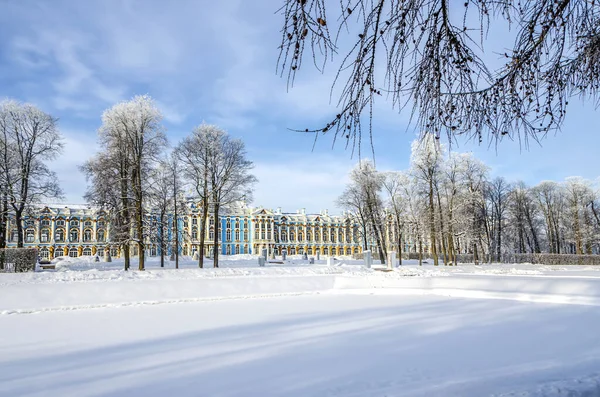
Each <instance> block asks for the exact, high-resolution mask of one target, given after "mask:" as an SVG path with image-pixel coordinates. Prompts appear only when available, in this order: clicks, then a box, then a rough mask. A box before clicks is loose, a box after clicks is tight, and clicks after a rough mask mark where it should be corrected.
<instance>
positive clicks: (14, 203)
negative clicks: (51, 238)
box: [0, 100, 63, 247]
mask: <svg viewBox="0 0 600 397" xmlns="http://www.w3.org/2000/svg"><path fill="white" fill-rule="evenodd" d="M0 144H1V147H0V151H1V156H2V160H0V172H1V173H2V178H1V179H0V181H1V183H2V217H1V219H0V223H1V224H2V225H1V226H0V231H3V232H4V234H6V220H7V217H6V215H7V212H8V205H9V204H10V207H11V209H12V211H13V212H14V214H15V224H16V227H17V236H18V237H17V246H18V247H23V222H22V221H23V213H24V211H25V210H26V209H27V208H28V207H29V206H30V205H31V204H33V203H37V202H39V201H40V199H42V198H46V199H47V198H58V197H61V195H62V191H61V189H60V185H59V183H58V179H57V177H56V174H55V173H54V172H53V171H51V170H50V169H49V168H48V166H47V165H46V162H48V161H51V160H53V159H55V158H56V157H57V156H58V155H59V154H60V153H61V151H62V149H63V142H62V136H61V134H60V132H59V131H58V126H57V119H55V118H54V117H52V116H50V115H49V114H47V113H44V112H43V111H41V110H40V109H38V108H37V107H35V106H33V105H31V104H23V103H19V102H17V101H13V100H6V101H3V102H0Z"/></svg>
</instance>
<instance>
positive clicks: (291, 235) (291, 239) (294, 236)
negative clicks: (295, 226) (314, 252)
mask: <svg viewBox="0 0 600 397" xmlns="http://www.w3.org/2000/svg"><path fill="white" fill-rule="evenodd" d="M295 240H296V235H295V234H294V232H293V231H291V232H290V241H295Z"/></svg>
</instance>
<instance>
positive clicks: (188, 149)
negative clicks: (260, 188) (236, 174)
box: [175, 124, 225, 267]
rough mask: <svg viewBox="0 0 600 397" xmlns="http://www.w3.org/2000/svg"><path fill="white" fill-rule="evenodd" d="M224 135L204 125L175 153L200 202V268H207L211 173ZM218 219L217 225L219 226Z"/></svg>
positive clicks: (186, 139) (213, 126)
mask: <svg viewBox="0 0 600 397" xmlns="http://www.w3.org/2000/svg"><path fill="white" fill-rule="evenodd" d="M224 134H225V131H223V130H222V129H220V128H219V127H217V126H215V125H210V124H202V125H200V126H198V127H196V128H194V130H193V131H192V133H191V135H189V136H188V137H186V138H184V139H183V140H182V141H181V143H180V144H179V145H178V146H177V148H176V150H175V155H176V156H177V161H178V162H180V163H181V171H182V176H183V179H184V180H185V181H186V182H187V184H188V185H190V186H191V188H192V189H193V190H194V193H195V194H196V196H197V198H198V199H199V200H200V203H201V206H202V210H201V214H200V241H199V248H198V251H199V252H198V254H199V255H198V266H199V267H203V266H204V247H205V245H206V223H207V220H208V211H209V206H210V200H211V196H210V179H209V177H210V172H211V167H212V166H211V164H212V163H213V162H214V160H215V158H216V156H217V153H218V151H219V150H220V148H219V146H218V145H217V143H218V142H219V141H220V140H221V137H222V136H223V135H224ZM216 221H217V220H216V218H215V222H216Z"/></svg>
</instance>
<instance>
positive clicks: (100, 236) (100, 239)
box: [96, 229, 105, 243]
mask: <svg viewBox="0 0 600 397" xmlns="http://www.w3.org/2000/svg"><path fill="white" fill-rule="evenodd" d="M96 234H97V236H98V238H97V239H98V242H99V243H103V242H104V239H105V237H104V236H105V233H104V230H103V229H100V230H98V232H97V233H96Z"/></svg>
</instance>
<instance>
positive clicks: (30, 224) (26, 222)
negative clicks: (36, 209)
mask: <svg viewBox="0 0 600 397" xmlns="http://www.w3.org/2000/svg"><path fill="white" fill-rule="evenodd" d="M33 226H34V221H33V220H31V219H29V220H27V221H25V227H33Z"/></svg>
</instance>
